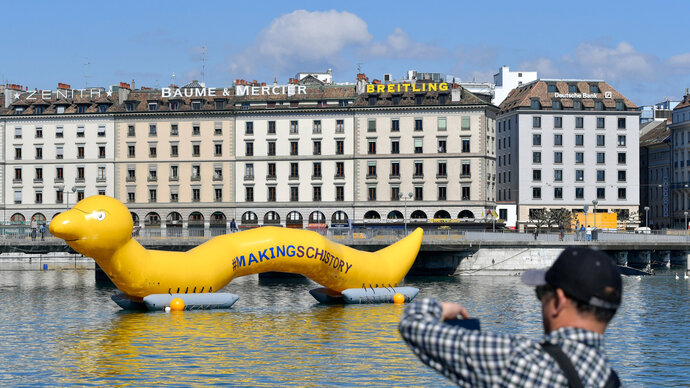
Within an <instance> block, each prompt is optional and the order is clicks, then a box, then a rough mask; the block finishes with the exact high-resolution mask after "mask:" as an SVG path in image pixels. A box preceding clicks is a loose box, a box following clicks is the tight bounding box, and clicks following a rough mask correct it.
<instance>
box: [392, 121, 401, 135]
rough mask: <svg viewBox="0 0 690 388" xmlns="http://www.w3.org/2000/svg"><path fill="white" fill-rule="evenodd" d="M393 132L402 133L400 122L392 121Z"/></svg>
mask: <svg viewBox="0 0 690 388" xmlns="http://www.w3.org/2000/svg"><path fill="white" fill-rule="evenodd" d="M391 132H400V120H399V119H391Z"/></svg>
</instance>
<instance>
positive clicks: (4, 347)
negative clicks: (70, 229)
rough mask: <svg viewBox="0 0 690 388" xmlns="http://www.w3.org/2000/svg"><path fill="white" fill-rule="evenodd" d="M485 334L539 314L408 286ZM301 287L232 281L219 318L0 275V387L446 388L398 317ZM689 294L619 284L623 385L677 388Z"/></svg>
mask: <svg viewBox="0 0 690 388" xmlns="http://www.w3.org/2000/svg"><path fill="white" fill-rule="evenodd" d="M405 283H406V284H405V285H408V286H414V287H418V288H420V295H419V297H426V296H433V297H437V298H440V299H444V300H454V301H458V302H461V303H463V304H464V305H465V306H466V307H467V308H468V310H469V311H470V313H471V315H473V316H476V317H479V318H480V319H481V323H482V328H483V329H484V330H493V331H500V332H507V333H515V334H521V335H526V336H529V337H533V338H539V336H540V335H541V333H542V328H541V317H540V313H539V303H538V301H537V300H536V298H535V297H534V292H533V290H532V289H531V288H529V287H526V286H523V285H522V284H521V283H520V281H519V278H516V277H508V276H465V277H442V278H408V279H406V281H405ZM316 286H317V285H316V284H315V283H313V282H311V281H310V280H307V279H278V280H276V279H262V280H259V279H258V277H257V276H250V277H245V278H239V279H236V280H235V281H233V282H232V283H230V284H229V285H228V286H227V287H226V289H225V290H226V291H228V292H233V293H237V294H239V295H240V300H239V301H238V302H237V303H236V304H235V306H234V307H233V309H231V310H227V311H194V312H183V313H181V314H166V313H128V312H123V311H121V310H119V308H118V307H117V306H116V305H115V304H114V303H112V301H111V300H110V295H111V294H112V293H114V292H115V289H114V288H111V287H107V286H99V285H97V284H96V283H95V281H94V273H93V271H87V270H66V269H63V270H48V271H38V270H30V271H27V270H5V271H3V270H0V300H1V301H2V303H0V336H1V337H2V338H3V341H2V342H0V365H2V366H0V385H60V386H64V385H91V386H103V385H107V386H111V385H135V386H154V385H160V384H173V385H174V384H177V385H182V386H188V385H214V384H216V385H241V386H334V385H342V386H451V385H450V384H449V383H448V382H447V381H446V380H445V379H444V378H443V377H441V376H440V375H438V374H436V373H434V372H432V371H430V370H429V369H428V368H426V367H424V366H422V364H421V363H420V362H419V361H417V359H416V358H415V357H414V356H413V355H412V354H411V352H410V351H409V350H408V349H407V347H406V346H405V345H404V344H403V343H402V342H401V341H400V339H399V335H398V333H397V330H396V328H397V322H398V319H399V316H400V314H401V312H402V308H403V307H402V306H395V305H350V306H323V305H318V304H316V302H315V301H314V299H313V298H312V297H311V296H310V295H309V294H308V290H309V289H310V288H313V287H316ZM689 288H690V282H688V281H684V280H675V278H674V277H673V273H672V272H666V273H661V274H659V275H657V276H655V277H647V278H642V279H639V280H638V279H635V278H625V279H624V290H625V291H624V303H623V306H622V307H621V310H620V312H619V314H618V315H617V316H616V318H615V319H614V322H613V325H612V326H611V328H610V329H609V331H608V332H607V335H606V347H607V354H608V356H609V358H610V359H611V360H612V363H613V365H614V366H615V367H616V368H617V370H618V371H619V374H620V375H621V377H622V378H623V380H624V382H626V383H628V384H632V385H636V386H637V385H643V386H649V385H655V386H658V385H669V386H673V385H683V384H686V380H687V379H686V375H687V370H688V368H690V356H688V354H689V350H690V345H689V342H690V341H688V340H687V322H688V318H689V317H688V310H687V300H688V295H690V292H689Z"/></svg>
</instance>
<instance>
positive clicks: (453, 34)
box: [0, 0, 690, 105]
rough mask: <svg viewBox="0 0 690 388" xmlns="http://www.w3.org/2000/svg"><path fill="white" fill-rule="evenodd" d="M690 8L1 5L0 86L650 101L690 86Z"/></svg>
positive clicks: (587, 4) (600, 4) (671, 4)
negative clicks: (376, 87)
mask: <svg viewBox="0 0 690 388" xmlns="http://www.w3.org/2000/svg"><path fill="white" fill-rule="evenodd" d="M657 4H663V5H664V7H661V6H658V5H657ZM29 8H30V9H29ZM688 11H690V3H689V2H687V1H667V2H663V3H653V2H640V1H627V2H616V1H602V0H599V1H586V0H583V1H577V2H560V1H544V2H541V1H539V2H515V1H506V2H503V1H493V2H488V1H483V2H465V1H448V2H437V1H431V0H428V1H419V2H403V1H397V2H376V1H350V2H347V3H345V2H327V1H323V0H322V1H299V2H298V1H294V2H287V1H275V2H264V1H253V2H239V1H237V2H230V1H223V2H221V1H217V2H216V1H211V0H207V1H203V2H191V1H175V0H169V1H166V2H153V1H141V0H140V1H110V2H94V1H90V2H80V1H74V2H53V1H38V2H36V3H32V5H31V6H30V7H27V4H25V3H23V2H17V1H15V2H10V3H7V4H4V7H3V17H2V19H3V21H2V23H0V36H2V39H0V53H1V54H0V77H2V81H3V82H9V83H17V84H22V85H27V86H29V88H31V89H33V88H39V89H41V88H45V89H54V88H55V87H56V85H57V83H58V82H65V83H68V84H71V85H72V87H73V88H79V87H84V86H85V85H86V84H88V86H108V85H111V84H117V83H119V82H120V81H126V82H131V80H132V79H134V80H135V82H136V85H137V87H139V86H150V87H156V86H158V87H163V86H167V85H168V84H170V83H171V81H172V74H173V73H174V74H175V75H176V83H177V84H178V85H180V84H184V83H186V82H188V81H190V80H192V79H201V78H202V77H201V71H202V66H203V65H204V64H205V72H204V73H205V75H204V79H205V81H206V83H207V85H208V86H216V87H221V86H231V84H232V81H233V80H235V79H237V78H244V79H250V80H253V79H256V80H260V81H267V82H271V81H273V78H274V77H277V78H278V82H279V83H285V82H287V79H288V78H289V77H292V76H294V75H295V73H297V72H299V71H325V70H326V69H327V68H332V69H333V74H334V78H335V79H336V81H338V82H346V81H350V82H353V81H354V79H355V74H356V73H357V66H358V64H359V66H361V69H362V71H363V72H365V73H366V74H367V75H368V76H369V77H370V79H372V78H379V79H381V78H382V75H383V74H384V73H391V74H393V76H394V78H396V79H399V78H402V76H403V75H404V74H405V73H406V71H407V70H412V69H414V70H418V71H425V72H440V73H446V74H452V75H455V76H459V77H461V78H462V79H463V80H466V81H471V80H477V81H491V80H492V75H493V74H494V73H496V72H497V70H498V68H499V67H500V66H502V65H507V66H510V68H511V69H512V70H518V69H519V70H524V71H535V70H536V71H538V72H539V76H540V77H541V78H588V79H604V80H606V81H608V82H609V83H610V84H612V85H613V86H614V87H615V88H616V89H618V90H619V91H621V92H622V93H623V94H624V95H626V96H627V97H629V98H630V99H631V100H632V101H633V102H635V103H636V104H638V105H642V104H653V103H655V102H659V101H662V100H663V99H664V98H666V97H669V98H672V99H680V98H681V97H682V95H683V94H684V91H685V88H686V87H690V44H688V43H687V42H688V39H687V36H688V29H687V25H688V24H687V15H688V14H689V12H688ZM202 47H206V56H205V57H206V60H205V62H204V61H202V58H203V54H202V52H203V49H202ZM86 62H88V63H89V65H88V66H86V65H85V63H86Z"/></svg>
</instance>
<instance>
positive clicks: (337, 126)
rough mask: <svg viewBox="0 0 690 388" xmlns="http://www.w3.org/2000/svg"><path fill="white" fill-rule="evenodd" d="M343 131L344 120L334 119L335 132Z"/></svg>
mask: <svg viewBox="0 0 690 388" xmlns="http://www.w3.org/2000/svg"><path fill="white" fill-rule="evenodd" d="M344 132H345V120H335V133H344Z"/></svg>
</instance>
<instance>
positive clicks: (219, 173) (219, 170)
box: [213, 166, 223, 181]
mask: <svg viewBox="0 0 690 388" xmlns="http://www.w3.org/2000/svg"><path fill="white" fill-rule="evenodd" d="M213 180H214V181H220V180H223V167H220V166H218V167H214V168H213Z"/></svg>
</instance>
